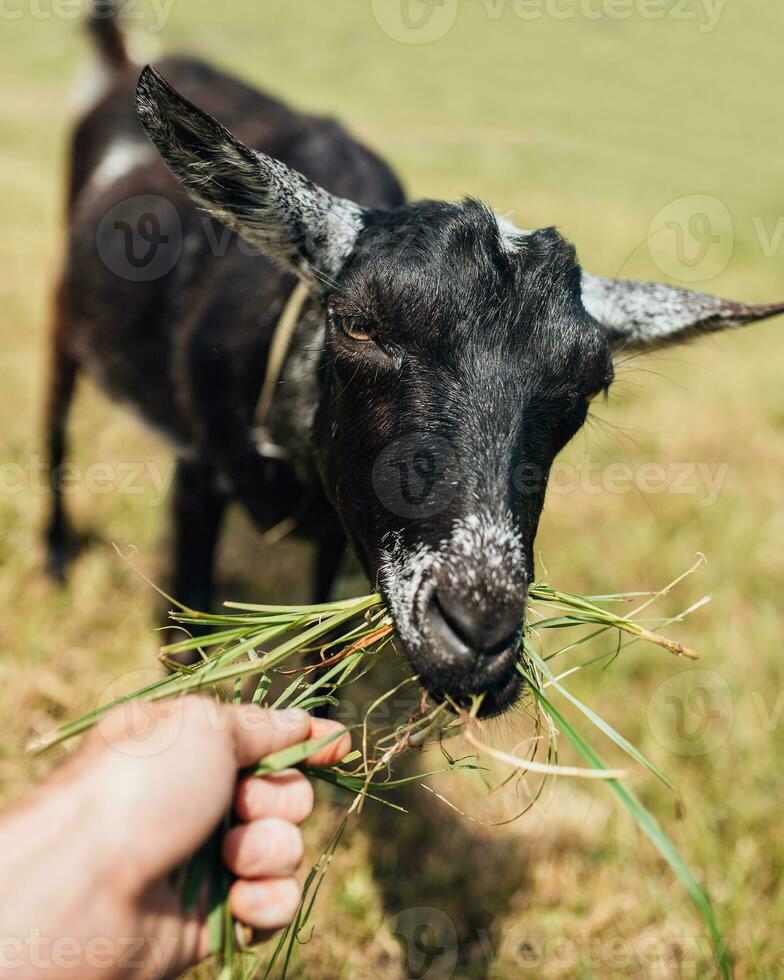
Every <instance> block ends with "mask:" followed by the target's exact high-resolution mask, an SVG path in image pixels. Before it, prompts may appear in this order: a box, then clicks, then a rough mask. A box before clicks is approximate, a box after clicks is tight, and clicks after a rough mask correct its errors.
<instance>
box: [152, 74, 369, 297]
mask: <svg viewBox="0 0 784 980" xmlns="http://www.w3.org/2000/svg"><path fill="white" fill-rule="evenodd" d="M136 108H137V111H138V113H139V118H140V120H141V123H142V125H143V126H144V129H145V131H146V132H147V135H148V136H149V137H150V139H151V140H152V142H153V143H154V144H155V146H156V147H157V149H158V150H159V152H160V153H161V156H162V157H163V159H164V160H165V161H166V163H167V164H168V166H169V168H170V169H171V170H172V172H173V173H174V174H175V175H176V176H177V177H179V179H180V180H181V181H182V183H183V184H184V186H185V188H186V189H187V191H188V193H189V194H190V196H191V197H192V198H193V199H194V200H195V201H196V202H197V203H198V204H201V205H202V206H203V207H205V208H206V209H207V211H209V213H210V214H212V215H213V216H214V217H215V218H217V219H218V220H219V221H222V222H223V223H224V224H225V225H227V226H228V227H229V228H231V229H232V231H236V232H237V234H239V235H241V236H242V237H243V238H244V239H245V240H246V241H248V242H249V243H250V244H251V245H253V246H255V247H256V248H258V249H259V250H260V251H263V252H264V253H266V254H267V255H269V256H270V257H271V258H274V259H277V260H278V261H280V262H282V263H283V264H284V265H286V266H288V267H289V268H290V269H292V270H293V271H294V272H296V273H297V274H298V275H299V276H300V277H301V278H302V279H304V280H305V281H306V282H308V284H309V285H310V286H311V287H313V288H316V289H320V288H322V287H323V285H324V284H325V283H329V282H330V281H331V280H332V279H334V277H335V276H336V275H337V274H338V273H339V272H340V270H341V268H342V267H343V265H344V263H345V261H346V259H347V258H348V256H349V255H350V254H351V252H352V250H353V248H354V244H355V242H356V238H357V235H358V234H359V232H360V230H361V228H362V226H363V214H364V212H363V209H362V208H361V207H360V206H359V205H358V204H354V203H353V202H352V201H347V200H345V199H343V198H339V197H335V196H334V195H332V194H330V193H328V192H327V191H325V190H324V189H323V188H321V187H318V186H317V185H316V184H314V183H312V182H311V181H310V180H308V179H307V178H306V177H304V176H303V175H302V174H300V173H298V172H297V171H296V170H291V169H290V168H289V167H287V166H286V165H285V164H283V163H281V162H280V161H278V160H274V159H273V158H272V157H268V156H266V155H265V154H263V153H258V152H257V151H256V150H252V149H250V148H249V147H247V146H245V144H244V143H242V142H241V141H240V140H238V139H237V138H236V137H235V136H233V135H232V134H231V133H230V132H229V131H228V130H227V129H226V128H225V127H224V126H222V125H221V124H220V123H219V122H217V120H215V119H213V118H212V116H210V115H208V114H207V113H206V112H203V111H202V110H201V109H199V108H198V107H197V106H195V105H194V104H193V103H192V102H189V101H188V100H187V99H185V98H183V96H182V95H180V94H179V92H177V91H176V90H175V89H174V88H172V86H171V85H170V84H169V83H168V82H167V81H166V79H165V78H164V77H163V76H162V75H161V74H160V73H159V72H158V71H156V70H155V69H154V68H151V67H150V66H149V65H148V66H147V67H146V68H145V69H144V71H143V72H142V73H141V77H140V78H139V83H138V86H137V89H136Z"/></svg>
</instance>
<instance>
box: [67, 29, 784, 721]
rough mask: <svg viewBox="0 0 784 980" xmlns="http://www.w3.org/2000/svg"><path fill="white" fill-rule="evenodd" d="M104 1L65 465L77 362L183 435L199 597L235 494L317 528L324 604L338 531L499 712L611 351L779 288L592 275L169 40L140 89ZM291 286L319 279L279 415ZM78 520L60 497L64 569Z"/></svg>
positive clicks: (186, 523) (292, 351) (421, 637)
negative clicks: (538, 546)
mask: <svg viewBox="0 0 784 980" xmlns="http://www.w3.org/2000/svg"><path fill="white" fill-rule="evenodd" d="M106 13H107V10H104V11H103V14H104V15H103V16H102V17H101V18H100V20H98V19H94V20H93V25H92V26H93V29H94V33H95V36H96V37H97V39H98V41H99V46H100V48H101V51H102V52H103V55H104V60H105V62H106V63H107V65H108V66H109V68H110V69H111V72H112V77H111V80H110V84H109V88H108V90H107V91H106V93H105V94H104V95H103V97H102V98H101V99H100V101H99V102H98V103H97V104H96V105H95V107H94V108H93V109H92V110H91V111H90V112H89V114H87V115H86V116H85V117H84V118H83V119H82V121H81V123H80V124H79V126H78V128H77V131H76V135H75V139H74V145H73V162H72V178H71V187H70V200H69V220H70V243H69V249H68V257H67V262H66V266H65V272H64V275H63V281H62V286H61V289H60V293H59V304H58V313H57V318H56V328H55V332H54V374H53V385H52V395H51V402H50V406H51V407H50V412H49V427H50V445H51V464H52V468H53V472H55V473H56V472H57V469H58V467H59V465H60V463H61V461H62V458H63V451H64V431H65V424H66V415H67V409H68V405H69V402H70V399H71V393H72V390H73V385H74V380H75V377H76V374H77V371H78V370H80V369H83V370H85V371H86V372H87V373H89V374H91V375H92V376H93V377H94V378H95V380H96V381H97V382H98V384H99V385H100V386H101V387H102V388H103V389H104V390H105V391H107V392H108V393H109V394H110V395H111V396H112V397H114V398H116V399H118V400H120V401H122V402H126V403H128V404H130V405H132V406H133V407H134V408H135V409H136V411H137V412H138V413H139V415H141V417H142V418H143V419H144V420H145V421H146V422H148V423H149V424H150V425H152V426H153V427H155V428H156V429H158V430H159V431H161V432H162V433H163V434H164V435H165V436H167V437H168V439H169V440H170V442H171V443H172V444H173V445H174V446H175V447H176V450H177V456H178V464H177V476H176V487H175V491H174V505H173V506H174V525H175V554H174V573H173V584H172V589H173V591H174V593H175V594H176V595H177V596H178V597H179V598H180V599H182V600H183V601H185V602H187V603H188V604H189V605H191V606H199V607H202V608H206V607H207V606H208V604H209V602H210V598H211V592H212V562H213V552H214V547H215V542H216V538H217V535H218V532H219V527H220V523H221V516H222V514H223V511H224V508H225V505H226V503H227V501H228V500H229V499H234V500H237V501H239V502H240V503H242V504H243V505H244V507H246V508H247V510H248V512H249V513H250V514H251V515H252V517H253V518H254V519H255V521H256V522H257V523H258V524H259V525H260V526H261V527H265V528H268V527H270V526H272V525H274V524H276V523H277V522H280V521H282V520H283V519H285V518H289V517H291V516H292V515H293V516H294V518H295V521H296V529H297V532H298V533H300V534H304V535H307V536H309V537H311V538H314V539H315V540H316V541H317V542H318V543H319V547H320V550H319V558H318V571H317V575H316V588H315V595H316V597H317V598H319V599H323V598H325V597H326V596H327V594H328V592H329V590H330V586H331V584H332V580H333V577H334V574H335V572H336V566H337V562H338V559H339V557H340V554H341V551H342V550H343V544H344V540H345V538H344V535H347V536H348V539H349V540H350V543H351V545H352V546H353V548H354V550H355V551H356V554H357V555H358V557H359V559H360V561H361V562H362V564H363V566H364V568H365V570H366V572H367V574H368V575H369V577H370V578H371V580H374V581H377V582H378V584H379V586H380V588H381V589H382V591H383V593H384V595H385V597H386V599H387V600H388V602H389V605H390V608H391V610H392V613H393V615H394V618H395V622H396V624H397V627H398V630H399V632H400V635H401V638H402V641H403V643H404V645H405V648H406V652H407V655H408V657H409V658H410V661H411V663H412V665H413V667H414V669H415V670H416V672H417V673H418V674H419V676H420V678H421V680H422V683H423V684H424V685H425V687H426V688H427V689H428V690H429V691H431V692H432V693H434V694H444V693H446V694H449V695H451V696H452V697H453V698H455V699H457V700H458V701H461V700H465V698H466V697H467V696H468V695H470V694H472V693H477V692H484V693H485V695H486V696H485V700H484V711H485V713H488V714H489V713H493V712H498V711H502V710H503V709H504V708H506V707H507V706H508V705H509V704H510V703H511V702H512V701H513V700H514V698H515V697H516V695H517V692H518V687H519V679H518V674H517V672H516V670H515V660H516V658H517V656H518V650H519V645H520V644H519V638H520V625H521V623H522V620H523V614H524V608H525V603H526V595H527V588H528V585H529V583H530V582H531V580H532V577H533V570H534V560H533V544H534V537H535V534H536V530H537V525H538V522H539V516H540V513H541V510H542V505H543V502H544V496H545V488H546V484H547V477H548V472H549V470H550V467H551V464H552V462H553V459H554V457H555V456H556V454H557V453H558V452H559V451H560V450H561V448H562V447H563V446H564V445H565V444H566V443H567V442H568V441H569V440H570V439H571V438H572V436H574V434H575V433H576V432H577V431H578V429H579V428H580V427H581V426H582V424H583V422H584V421H585V418H586V413H587V409H588V402H589V400H590V399H591V398H592V397H593V396H594V395H597V394H599V393H601V392H603V391H605V390H606V389H607V388H608V386H609V385H610V384H611V382H612V379H613V354H614V353H615V352H617V351H618V350H619V349H623V350H629V349H634V348H646V347H661V346H664V345H667V344H671V343H674V342H677V341H681V340H685V339H688V338H690V337H692V336H696V335H698V334H701V333H704V332H707V331H712V330H723V329H726V328H728V327H735V326H739V325H742V324H745V323H749V322H751V321H755V320H761V319H763V318H765V317H769V316H772V315H774V314H776V313H780V312H782V310H784V306H782V305H776V306H750V305H745V304H741V303H733V302H727V301H724V300H720V299H716V298H713V297H709V296H704V295H699V294H696V293H692V292H687V291H684V290H679V289H675V288H672V287H668V286H662V285H657V284H652V283H634V282H621V281H613V280H603V279H599V278H597V277H594V276H591V275H589V274H587V273H585V272H583V270H582V269H581V267H580V265H579V264H578V262H577V259H576V256H575V251H574V248H573V247H572V246H571V245H570V244H569V243H567V242H566V241H565V240H564V239H563V238H562V237H561V236H560V235H559V234H558V233H557V232H556V231H554V230H553V229H545V230H540V231H533V232H526V231H521V230H518V229H516V228H514V227H513V226H511V225H510V224H509V223H508V222H507V221H505V220H504V219H499V218H496V217H495V216H494V215H493V214H492V213H491V212H490V211H489V210H488V209H487V208H485V207H484V206H483V205H482V204H480V203H478V202H476V201H473V200H466V201H465V202H463V203H460V204H450V203H445V202H440V201H423V202H419V203H414V204H406V203H404V196H403V192H402V190H401V188H400V185H399V183H398V182H397V180H396V179H395V177H394V176H393V174H392V173H391V172H390V170H389V169H388V167H387V166H386V165H385V164H384V163H383V162H382V161H381V160H379V159H378V158H377V157H376V156H374V155H373V154H372V153H370V152H369V151H368V150H366V149H365V148H363V147H362V146H360V145H359V144H358V143H357V142H356V141H355V140H353V139H352V138H351V137H350V136H349V135H347V133H346V132H345V131H344V130H343V129H342V128H341V127H340V126H339V125H338V124H337V123H335V122H333V121H331V120H328V119H319V118H314V117H312V116H306V115H303V114H301V113H297V112H293V111H292V110H290V109H288V108H287V107H286V106H284V105H281V104H280V103H279V102H276V101H274V100H272V99H270V98H268V97H266V96H264V95H261V94H259V93H257V92H255V91H253V90H251V89H249V88H247V87H246V86H244V85H242V84H241V83H239V82H237V81H235V80H234V79H232V78H229V77H227V76H225V75H223V74H220V73H218V72H216V71H213V70H212V69H211V68H209V67H207V66H206V65H204V64H202V63H200V62H197V61H193V60H188V59H182V58H176V59H167V60H165V61H164V62H162V63H161V71H162V72H163V74H160V73H158V72H157V71H154V70H152V69H150V68H146V69H145V70H144V71H143V72H142V74H141V78H140V79H138V87H137V78H138V71H136V70H135V69H134V68H133V67H132V66H131V65H130V64H129V62H128V60H127V58H126V55H125V50H124V47H123V43H122V37H121V35H120V33H119V31H118V29H117V25H116V22H115V20H114V19H113V18H112V17H110V16H106ZM164 75H165V76H166V78H167V79H169V80H170V81H171V83H173V85H175V86H176V87H177V88H176V89H175V88H174V87H172V84H170V83H169V82H168V81H166V80H165V79H164V77H163V76H164ZM177 89H180V90H182V91H183V92H185V93H187V95H188V97H189V99H185V98H183V96H181V95H180V94H178V91H177ZM134 93H136V99H135V100H134ZM190 99H192V100H193V101H189V100H190ZM194 103H198V104H199V105H201V106H204V107H205V109H206V110H208V111H209V112H210V113H212V114H213V115H214V116H216V117H219V118H220V119H222V120H223V121H224V122H225V123H226V124H227V125H228V126H229V127H230V128H231V130H232V132H231V133H230V132H229V131H228V130H227V129H225V128H224V127H223V125H221V124H220V123H218V122H217V121H216V120H215V118H213V116H212V115H208V114H207V112H205V111H203V110H202V109H201V108H197V107H196V105H195V104H194ZM137 113H138V114H137ZM148 137H149V139H148ZM150 140H151V141H152V144H154V147H155V148H157V150H158V151H159V153H160V156H159V155H158V153H156V151H155V149H154V148H153V146H152V145H151V143H150ZM161 156H162V157H163V159H164V160H165V162H166V164H168V169H167V167H166V166H164V164H163V163H162V162H161V158H160V157H161ZM205 211H206V212H207V213H206V214H205V213H204V212H205ZM223 226H227V227H228V228H229V229H230V230H231V234H230V235H229V233H228V232H226V230H225V228H224V227H223ZM139 236H141V239H139ZM140 240H141V241H142V244H144V241H146V242H147V244H149V246H150V248H149V249H148V252H147V253H145V255H143V256H142V258H141V259H139V257H138V255H137V253H136V252H134V248H135V247H136V245H138V244H139V241H140ZM245 243H247V244H245ZM248 244H249V245H250V246H252V248H248ZM129 245H130V246H132V247H131V248H130V251H129ZM298 281H299V283H301V284H304V286H305V287H306V288H307V299H306V301H305V302H304V305H303V306H302V308H301V309H297V308H296V304H295V307H294V310H295V313H294V321H295V322H296V327H295V331H294V337H293V342H292V344H291V346H290V348H289V355H288V356H287V357H286V358H285V359H284V361H283V363H282V367H281V370H280V373H279V375H278V374H277V372H275V376H274V377H272V378H268V381H269V382H270V383H272V382H274V381H280V382H282V383H281V384H280V385H279V386H276V387H275V395H274V398H273V399H272V401H271V403H270V406H269V417H268V419H266V418H265V426H264V428H263V430H262V431H260V430H259V427H258V425H257V424H256V422H255V421H254V417H255V411H256V405H257V403H258V401H259V396H260V391H261V388H262V382H263V380H264V377H265V365H266V363H267V358H268V355H269V353H270V347H271V345H272V343H273V339H274V338H275V336H276V324H278V322H279V320H280V319H281V315H282V312H283V310H284V308H288V310H289V314H290V311H291V309H292V306H291V303H290V302H289V297H290V296H291V295H292V292H293V291H294V290H295V287H296V285H297V282H298ZM289 319H291V316H289ZM53 482H54V485H55V488H56V485H57V481H56V480H54V481H53ZM66 539H67V533H66V525H65V520H64V515H63V510H62V502H61V499H60V496H59V494H57V493H55V496H54V509H53V513H52V517H51V523H50V526H49V532H48V542H49V548H50V564H51V568H52V570H53V572H55V573H56V574H58V575H62V574H63V572H64V568H65V564H66V560H67V540H66Z"/></svg>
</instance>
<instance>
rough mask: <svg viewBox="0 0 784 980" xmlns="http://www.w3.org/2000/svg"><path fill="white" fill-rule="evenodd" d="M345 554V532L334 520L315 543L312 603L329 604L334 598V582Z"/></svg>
mask: <svg viewBox="0 0 784 980" xmlns="http://www.w3.org/2000/svg"><path fill="white" fill-rule="evenodd" d="M345 553H346V532H345V531H344V530H343V528H342V526H341V524H340V522H339V521H338V520H337V518H335V520H334V521H333V522H330V523H329V524H327V525H326V526H325V527H324V529H323V531H322V534H321V535H320V536H319V538H318V540H317V541H316V560H315V567H314V569H313V592H312V595H313V602H316V603H318V602H329V601H330V600H331V599H332V598H334V595H333V593H334V589H335V582H336V581H337V577H338V572H339V571H340V564H341V562H342V560H343V556H344V555H345Z"/></svg>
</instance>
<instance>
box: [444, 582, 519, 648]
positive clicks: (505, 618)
mask: <svg viewBox="0 0 784 980" xmlns="http://www.w3.org/2000/svg"><path fill="white" fill-rule="evenodd" d="M524 613H525V603H524V601H523V600H521V601H519V602H505V603H503V604H501V605H498V606H496V605H494V604H488V606H486V607H481V606H478V605H476V604H474V603H468V602H466V601H465V600H464V599H462V598H461V597H460V596H459V595H457V594H454V593H452V592H448V591H445V590H439V591H437V592H435V593H434V594H433V598H432V600H431V602H430V608H429V610H428V619H429V623H430V627H431V629H432V630H433V632H434V633H435V634H436V636H437V637H438V639H439V640H441V642H443V643H444V644H445V645H446V646H447V648H448V649H449V650H450V651H451V652H452V653H453V654H458V655H460V656H461V659H466V658H467V657H469V656H470V657H474V656H476V655H477V654H480V655H482V656H485V657H493V656H495V655H497V654H499V653H503V652H504V651H505V650H507V649H508V648H509V647H510V646H511V644H512V643H513V642H514V640H515V638H516V636H517V635H518V634H519V633H520V631H521V629H522V625H523V616H524Z"/></svg>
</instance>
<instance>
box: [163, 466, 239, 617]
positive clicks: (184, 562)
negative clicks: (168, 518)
mask: <svg viewBox="0 0 784 980" xmlns="http://www.w3.org/2000/svg"><path fill="white" fill-rule="evenodd" d="M227 503H228V498H227V496H226V494H225V493H223V491H222V490H221V489H220V488H219V486H218V479H217V473H216V471H215V469H214V467H212V466H210V465H208V464H207V463H202V462H191V461H189V460H183V459H180V460H178V462H177V472H176V474H175V478H174V491H173V498H172V523H173V537H174V542H173V543H174V549H173V553H174V567H173V569H172V575H171V586H170V588H171V594H172V596H173V597H174V598H175V599H176V600H177V601H178V602H181V603H182V604H183V605H185V606H188V607H189V608H191V609H197V610H199V611H204V612H209V611H210V606H211V603H212V592H213V574H214V564H215V547H216V545H217V542H218V535H219V534H220V529H221V524H222V520H223V515H224V513H225V511H226V504H227Z"/></svg>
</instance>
